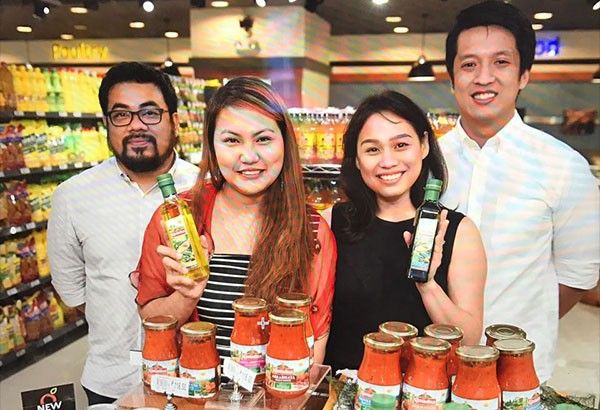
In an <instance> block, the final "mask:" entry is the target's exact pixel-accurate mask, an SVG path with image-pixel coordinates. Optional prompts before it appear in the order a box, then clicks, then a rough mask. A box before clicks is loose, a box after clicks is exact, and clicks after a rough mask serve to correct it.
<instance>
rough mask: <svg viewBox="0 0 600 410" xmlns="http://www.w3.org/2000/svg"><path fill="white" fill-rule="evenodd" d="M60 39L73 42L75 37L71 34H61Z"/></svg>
mask: <svg viewBox="0 0 600 410" xmlns="http://www.w3.org/2000/svg"><path fill="white" fill-rule="evenodd" d="M60 38H62V39H63V40H73V39H74V38H75V36H74V35H73V34H67V33H65V34H61V35H60Z"/></svg>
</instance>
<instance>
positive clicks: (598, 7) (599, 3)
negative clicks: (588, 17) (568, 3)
mask: <svg viewBox="0 0 600 410" xmlns="http://www.w3.org/2000/svg"><path fill="white" fill-rule="evenodd" d="M592 10H594V11H596V10H600V0H598V1H597V2H596V3H594V5H593V6H592Z"/></svg>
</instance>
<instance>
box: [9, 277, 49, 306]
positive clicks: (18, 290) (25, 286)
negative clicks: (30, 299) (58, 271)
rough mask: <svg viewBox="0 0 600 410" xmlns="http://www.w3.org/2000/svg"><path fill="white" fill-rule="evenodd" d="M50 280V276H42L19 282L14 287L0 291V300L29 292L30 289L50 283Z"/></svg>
mask: <svg viewBox="0 0 600 410" xmlns="http://www.w3.org/2000/svg"><path fill="white" fill-rule="evenodd" d="M51 281H52V279H51V278H50V276H46V277H44V278H40V279H36V280H34V281H31V282H28V283H21V284H20V285H17V286H15V287H14V288H10V289H7V290H4V291H2V292H0V302H2V301H3V300H5V299H8V298H13V297H15V296H17V297H18V296H21V295H22V294H23V293H26V292H29V291H30V290H33V289H37V288H41V287H42V286H44V285H48V284H50V282H51Z"/></svg>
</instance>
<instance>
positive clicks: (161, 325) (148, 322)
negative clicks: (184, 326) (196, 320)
mask: <svg viewBox="0 0 600 410" xmlns="http://www.w3.org/2000/svg"><path fill="white" fill-rule="evenodd" d="M142 324H143V325H144V329H147V330H167V329H175V328H176V327H177V319H175V317H174V316H171V315H163V316H152V317H149V318H147V319H144V321H143V322H142Z"/></svg>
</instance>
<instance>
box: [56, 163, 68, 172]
mask: <svg viewBox="0 0 600 410" xmlns="http://www.w3.org/2000/svg"><path fill="white" fill-rule="evenodd" d="M58 169H60V170H61V171H64V170H65V169H69V166H68V165H67V164H60V165H59V166H58Z"/></svg>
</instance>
